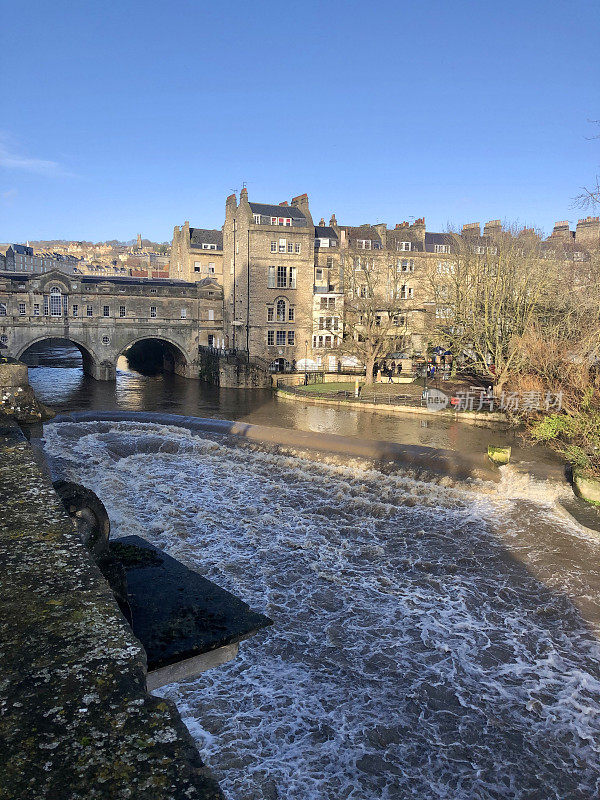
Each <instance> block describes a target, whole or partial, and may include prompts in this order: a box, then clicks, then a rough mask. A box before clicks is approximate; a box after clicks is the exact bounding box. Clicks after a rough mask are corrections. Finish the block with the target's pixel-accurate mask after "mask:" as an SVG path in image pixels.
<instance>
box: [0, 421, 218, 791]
mask: <svg viewBox="0 0 600 800" xmlns="http://www.w3.org/2000/svg"><path fill="white" fill-rule="evenodd" d="M0 496H1V497H2V515H1V516H0V560H2V563H3V564H4V570H3V579H2V604H1V606H0V676H1V677H0V740H2V742H3V746H2V747H1V748H0V798H1V799H2V800H8V799H9V798H11V800H12V799H13V798H17V797H18V798H19V799H20V800H30V799H31V800H33V799H34V798H35V800H57V799H58V798H60V800H100V798H108V797H110V798H111V800H121V798H138V797H140V798H141V797H143V798H144V800H184V798H185V800H217V799H219V800H222V797H223V795H222V793H221V791H220V789H219V787H218V785H217V783H216V782H215V781H214V779H213V778H212V777H211V776H210V775H209V774H208V772H207V770H206V769H205V767H204V765H203V763H202V761H201V759H200V756H199V754H198V751H197V749H196V747H195V745H194V742H193V740H192V738H191V736H190V734H189V732H188V731H187V729H186V727H185V726H184V724H183V722H182V721H181V718H180V717H179V714H178V712H177V710H176V708H175V706H174V705H173V704H171V703H169V702H167V701H165V700H162V699H160V698H158V697H152V696H151V695H149V694H148V693H147V691H146V659H145V654H144V651H143V648H142V647H141V645H140V643H139V642H138V641H137V639H135V638H134V636H133V634H132V633H131V630H130V629H129V626H128V625H127V623H126V621H125V619H124V618H123V617H122V615H121V613H120V611H119V609H118V607H117V605H116V602H115V600H114V598H113V596H112V593H111V592H110V589H109V588H108V585H107V584H106V583H105V581H104V579H103V578H102V576H101V574H100V571H99V570H98V568H97V567H96V565H95V564H94V563H93V561H92V559H91V558H90V556H89V555H88V552H87V550H86V549H85V548H84V546H83V544H82V543H81V542H80V540H79V538H78V536H77V534H76V532H75V530H74V529H73V527H72V526H71V523H70V521H69V519H68V517H67V516H66V514H65V512H64V511H63V508H62V506H61V504H60V501H59V500H58V497H57V495H56V494H55V492H54V490H53V489H52V486H51V484H50V483H49V481H48V479H47V478H46V477H45V476H44V475H43V474H42V472H41V471H40V469H39V468H38V466H37V465H36V464H35V462H34V459H33V456H32V451H31V448H30V447H29V445H28V444H27V443H26V442H25V440H24V438H23V436H22V434H21V432H20V430H19V428H18V427H17V426H16V425H14V424H12V423H10V422H3V423H0Z"/></svg>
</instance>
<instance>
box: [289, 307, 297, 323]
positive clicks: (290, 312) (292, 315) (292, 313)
mask: <svg viewBox="0 0 600 800" xmlns="http://www.w3.org/2000/svg"><path fill="white" fill-rule="evenodd" d="M295 316H296V313H295V311H294V309H293V308H292V307H291V306H290V307H289V309H288V322H293V321H294V317H295Z"/></svg>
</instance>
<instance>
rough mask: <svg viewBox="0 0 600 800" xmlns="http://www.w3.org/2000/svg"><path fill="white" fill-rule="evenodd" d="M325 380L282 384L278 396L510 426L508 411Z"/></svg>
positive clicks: (317, 403)
mask: <svg viewBox="0 0 600 800" xmlns="http://www.w3.org/2000/svg"><path fill="white" fill-rule="evenodd" d="M323 386H324V384H314V385H312V386H302V387H291V386H288V387H285V388H284V387H281V386H280V387H278V388H277V389H276V390H275V392H276V394H277V396H278V397H281V398H282V399H284V400H292V401H297V402H303V403H311V404H313V405H325V406H327V405H328V406H334V407H336V408H344V407H349V406H351V407H352V406H353V407H355V408H358V409H361V410H364V411H374V412H376V413H378V414H424V415H427V416H431V415H435V416H436V417H437V416H440V417H446V418H449V419H454V420H457V421H459V422H465V423H467V424H470V423H476V424H481V423H489V424H497V425H504V426H505V427H508V420H507V417H506V415H505V414H503V413H501V412H495V411H481V412H477V411H453V410H452V409H450V408H443V409H440V410H435V411H434V410H432V409H430V408H428V407H427V404H426V403H422V402H421V397H420V395H419V396H418V397H417V396H413V395H404V394H396V395H392V394H390V393H389V392H385V390H384V389H380V391H378V392H373V393H371V394H369V393H365V394H361V395H360V396H358V397H356V396H354V392H353V390H351V389H350V388H346V389H344V388H343V387H344V386H345V384H340V385H339V386H341V387H342V388H339V387H338V386H335V385H334V384H333V385H332V386H335V389H332V390H331V392H323ZM403 388H404V387H403Z"/></svg>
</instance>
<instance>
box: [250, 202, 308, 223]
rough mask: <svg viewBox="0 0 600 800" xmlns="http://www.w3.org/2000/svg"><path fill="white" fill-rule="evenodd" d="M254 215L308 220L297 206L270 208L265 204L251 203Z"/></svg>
mask: <svg viewBox="0 0 600 800" xmlns="http://www.w3.org/2000/svg"><path fill="white" fill-rule="evenodd" d="M249 205H250V208H251V209H252V213H253V214H261V215H262V216H265V217H290V218H291V219H304V220H305V219H306V217H305V216H304V214H303V213H302V211H300V209H299V208H297V207H296V206H269V205H265V204H264V203H249Z"/></svg>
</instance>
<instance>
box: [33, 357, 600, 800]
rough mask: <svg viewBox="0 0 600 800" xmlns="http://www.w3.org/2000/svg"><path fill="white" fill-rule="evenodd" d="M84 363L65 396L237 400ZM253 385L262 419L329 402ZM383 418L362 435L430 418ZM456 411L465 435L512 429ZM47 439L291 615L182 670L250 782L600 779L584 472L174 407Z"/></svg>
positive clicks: (217, 763)
mask: <svg viewBox="0 0 600 800" xmlns="http://www.w3.org/2000/svg"><path fill="white" fill-rule="evenodd" d="M44 369H46V368H45V367H39V368H37V369H34V370H32V371H31V373H32V375H31V378H32V380H31V382H32V384H33V385H34V387H35V388H36V390H37V391H38V392H39V393H40V394H43V393H42V392H40V387H41V386H43V385H44V380H43V379H42V378H43V370H44ZM65 369H68V368H65ZM57 374H58V371H55V372H54V373H53V375H54V376H56V375H57ZM38 376H39V379H38ZM53 379H54V378H53ZM78 380H79V383H78V384H77V386H79V387H80V388H79V389H77V387H73V386H71V388H70V389H67V385H68V384H67V382H66V380H65V379H63V380H62V382H61V385H62V387H63V394H62V396H61V399H60V401H59V402H56V399H55V404H56V405H57V406H59V407H62V408H75V407H79V408H82V407H87V408H90V407H91V408H98V407H99V406H98V405H96V404H97V403H100V402H102V401H101V399H100V394H103V396H104V398H105V399H106V398H108V397H112V398H113V400H112V401H111V403H107V404H105V405H103V406H102V408H115V407H117V408H119V407H121V408H127V409H128V410H131V405H127V404H128V403H132V402H134V400H133V398H134V397H136V396H137V397H138V399H139V402H140V406H139V407H140V408H143V409H144V410H152V408H150V409H149V408H148V404H149V403H150V402H151V401H150V399H149V398H151V397H154V398H156V397H160V396H162V398H163V399H162V401H161V402H162V403H163V405H162V408H161V409H156V410H165V411H167V410H168V411H172V412H173V411H174V412H175V413H177V411H178V410H181V412H182V413H186V414H189V413H193V412H191V411H190V405H187V404H192V405H193V404H197V405H196V408H197V409H198V410H197V412H196V413H198V414H199V415H205V416H209V415H212V416H229V417H230V418H231V417H233V416H234V414H233V413H232V410H231V408H224V407H223V405H221V404H220V403H219V404H218V403H217V400H219V401H220V400H221V397H222V395H221V394H220V393H219V394H218V395H217V394H216V393H214V394H213V399H212V400H209V399H208V395H207V394H205V392H204V391H203V390H201V389H200V387H198V386H197V384H192V383H189V382H184V383H185V385H186V386H191V387H192V388H190V389H188V392H189V394H188V395H187V399H186V400H185V401H183V400H182V399H181V397H180V396H179V395H177V393H176V392H175V388H173V392H174V394H173V398H172V402H173V403H174V405H168V404H167V403H168V400H167V397H166V395H168V394H169V392H167V391H166V390H165V389H163V390H159V389H157V385H158V384H152V383H151V381H150V380H146V379H142V378H141V376H140V377H138V378H136V377H135V375H132V376H131V377H127V376H125V378H124V379H123V378H121V383H120V385H119V383H117V386H116V388H115V387H114V386H112V387H109V386H106V387H105V386H104V385H101V384H100V385H99V387H100V388H99V390H98V391H99V392H100V394H94V391H93V387H92V392H91V394H90V395H87V394H86V393H83V394H82V395H78V394H77V392H78V391H82V389H81V380H82V379H81V376H80V377H79V379H78ZM127 381H130V384H129V385H130V386H137V392H138V394H137V395H136V392H134V391H131V392H129V394H128V393H127V392H125V391H124V386H125V385H126V383H127ZM36 383H37V385H36ZM50 383H51V381H50V380H49V379H48V380H46V382H45V385H46V387H48V386H49V385H50ZM166 385H167V384H166V383H165V384H164V386H166ZM169 385H171V386H173V387H175V386H176V385H177V381H175V383H172V384H169ZM161 392H162V395H161ZM76 397H78V398H79V399H78V400H76V399H74V398H76ZM55 398H56V396H55ZM85 398H87V400H86V399H85ZM48 399H50V398H49V397H46V401H47V400H48ZM152 402H154V401H152ZM246 402H247V404H248V405H247V407H246V408H244V409H240V407H239V404H235V405H234V408H237V411H238V418H244V419H249V420H250V421H260V422H265V421H270V424H279V425H283V424H284V422H282V421H281V420H282V418H283V419H287V420H288V424H292V422H294V426H296V425H297V426H301V425H300V424H299V420H300V421H301V422H302V423H303V424H307V421H308V420H309V419H310V417H309V415H308V412H309V411H310V410H311V409H310V408H308V407H307V413H306V415H305V416H302V414H301V408H302V407H300V410H299V409H297V407H296V406H292V407H291V409H290V408H289V406H288V405H287V404H286V406H285V409H284V410H282V415H283V416H282V417H280V416H277V417H274V414H275V412H276V410H278V409H279V408H280V406H279V404H277V403H274V402H273V401H272V400H270V399H269V398H265V399H264V401H261V400H259V399H256V398H249V399H248V400H247V401H246ZM86 403H87V404H86ZM182 403H183V404H184V406H185V407H184V406H182V405H181V404H182ZM211 403H213V404H214V405H212V406H211ZM265 408H267V409H268V411H265ZM313 408H315V407H313ZM316 408H317V410H319V411H321V409H318V407H316ZM211 409H212V410H213V413H212V414H210V413H209V412H210V411H211ZM355 413H356V412H355ZM265 414H267V417H266V419H265V416H264V415H265ZM294 414H300V416H295V417H294V416H293V415H294ZM286 415H292V417H289V416H286ZM368 416H369V422H364V421H362V422H361V421H360V420H359V421H356V422H355V423H353V424H354V425H355V427H354V429H353V432H354V433H356V434H357V435H358V434H359V433H360V432H361V431H362V432H366V430H370V433H371V436H372V437H373V436H375V437H379V438H389V437H384V436H383V434H384V432H385V430H386V426H392V425H394V426H395V427H394V428H393V430H394V431H395V432H396V435H397V437H402V436H403V435H406V436H411V437H415V438H416V437H418V436H419V435H420V434H419V433H418V431H419V430H421V429H420V428H414V429H413V431H412V432H411V433H409V434H406V433H402V430H403V425H404V422H403V421H402V422H401V423H400V424H399V423H398V421H397V420H394V421H393V423H390V421H388V420H386V419H385V418H384V417H381V418H380V421H377V417H376V416H375V415H368ZM350 418H351V417H350V416H347V418H346V420H345V421H344V422H340V421H338V422H335V421H333V422H332V421H331V420H332V419H334V418H329V417H328V415H326V417H325V419H326V421H323V418H321V424H322V425H323V428H322V429H327V430H331V431H333V432H336V430H337V429H336V427H335V426H336V425H338V426H342V425H343V426H347V425H349V424H351V423H350V422H348V420H349V419H350ZM327 420H328V421H327ZM327 426H329V427H327ZM331 426H333V427H331ZM363 426H365V427H363ZM370 426H373V427H370ZM378 426H381V427H378ZM462 427H465V428H466V427H467V426H462ZM390 430H392V428H390ZM399 431H400V432H399ZM433 431H434V434H433V435H434V437H435V441H436V442H441V441H443V440H445V441H446V445H445V446H448V444H447V443H448V442H450V441H460V437H461V436H464V437H465V441H467V440H468V441H469V442H470V446H473V441H476V444H477V446H479V444H482V443H483V440H484V438H485V436H486V435H487V436H489V435H490V433H489V431H487V430H486V429H472V428H471V427H470V426H469V428H467V432H466V433H461V432H460V431H459V432H457V433H451V431H450V430H449V428H444V426H440V428H439V429H438V428H437V427H436V428H434V429H433ZM343 432H345V433H348V432H349V431H348V430H347V428H346V429H344V431H343ZM431 432H432V429H431V428H429V429H423V435H425V436H426V435H430V436H431V435H432V433H431ZM44 437H45V448H46V453H47V454H48V456H49V458H50V461H51V464H52V467H53V469H54V471H55V472H56V473H58V474H61V475H63V476H65V477H68V478H70V479H73V480H76V481H79V482H82V483H84V484H86V485H87V486H89V487H90V488H93V489H94V491H96V492H97V493H98V495H99V496H100V498H101V499H102V500H103V502H104V503H105V505H106V507H107V510H108V512H109V515H110V518H111V522H112V534H111V535H112V536H113V537H118V536H122V535H129V534H137V535H140V536H143V537H144V538H146V539H148V540H149V541H151V542H152V543H153V544H156V545H158V546H160V547H162V548H164V549H165V550H167V551H168V552H170V553H171V554H172V555H174V556H175V557H177V558H179V559H181V560H183V561H185V562H186V563H187V564H189V565H191V566H193V567H194V568H195V569H197V570H198V571H199V572H201V573H202V574H203V575H205V576H206V577H208V578H210V579H212V580H214V581H215V582H216V583H218V584H220V585H222V586H224V587H225V588H227V589H229V590H230V591H232V592H234V593H235V594H236V595H238V596H240V597H241V598H243V599H244V600H245V601H246V602H247V603H249V604H250V605H251V607H253V608H255V609H257V610H260V611H262V612H264V613H266V614H267V615H268V616H270V617H271V618H272V619H273V621H274V625H273V627H272V628H270V629H268V630H267V631H265V632H263V633H261V634H259V635H258V636H256V637H254V638H252V639H250V640H248V641H246V642H243V643H242V645H241V646H240V655H239V656H238V658H237V659H235V660H234V661H232V662H230V663H229V664H227V665H225V666H222V667H220V668H218V669H215V670H212V671H209V672H206V673H204V674H203V675H201V676H199V677H198V678H196V679H193V680H189V681H185V682H182V683H179V684H173V685H171V686H168V687H164V688H163V689H161V690H160V691H161V693H162V694H163V695H164V696H167V697H170V698H171V699H173V700H174V701H175V702H176V703H177V705H178V707H179V710H180V712H181V714H182V716H183V718H184V720H185V721H186V723H187V725H188V727H189V729H190V731H191V733H192V735H193V736H194V738H195V740H196V742H197V743H198V746H199V748H200V750H201V753H202V755H203V757H204V759H205V761H206V762H207V763H208V765H209V766H210V767H211V769H212V770H213V772H214V773H215V776H216V777H217V778H218V780H219V781H220V783H221V785H222V787H223V788H224V790H225V792H226V793H227V797H228V798H229V799H230V800H255V799H256V800H258V798H285V800H338V798H349V799H350V800H376V799H377V800H378V799H379V798H382V800H400V799H402V800H404V798H419V800H434V798H444V799H446V798H447V799H448V800H473V798H476V799H477V800H487V799H488V798H494V799H495V798H498V800H499V799H500V798H514V799H515V800H537V799H538V798H539V800H554V799H556V800H567V799H568V800H591V798H596V797H598V796H600V752H599V751H600V744H599V739H598V723H599V721H600V647H599V644H598V635H599V634H600V603H599V599H600V592H599V589H600V571H599V568H598V563H599V556H600V539H598V537H597V535H594V534H592V533H590V532H589V531H586V530H585V529H584V528H582V527H580V526H579V525H578V524H577V523H575V522H574V521H573V520H572V519H571V518H570V517H568V515H566V514H565V512H564V510H563V509H562V507H561V505H560V503H559V501H560V500H561V498H562V496H563V495H564V494H565V492H566V491H567V489H566V487H565V486H564V484H562V483H560V482H552V481H535V480H533V479H530V478H528V477H527V476H526V475H524V474H523V473H522V471H519V470H518V469H515V468H514V467H512V466H509V467H506V468H503V477H502V482H501V484H500V485H496V484H494V485H491V484H477V483H472V484H468V483H455V482H453V481H451V480H450V479H447V478H439V479H437V480H435V479H428V480H423V479H421V478H419V477H418V476H416V475H414V474H411V473H410V472H407V471H404V470H401V469H398V470H395V471H392V472H386V473H385V474H384V473H383V472H380V471H378V470H377V469H374V468H373V466H372V465H370V464H369V463H368V462H364V461H360V460H357V459H345V460H343V459H336V458H333V457H326V456H321V457H319V456H317V455H315V457H314V458H310V459H307V458H302V457H299V456H298V455H294V454H288V455H281V454H278V453H276V452H274V451H271V450H269V449H268V448H266V447H262V446H259V445H251V444H249V443H247V442H246V443H244V444H236V443H235V442H234V441H232V440H231V439H228V438H221V437H219V436H218V435H216V434H215V435H208V434H204V433H203V434H194V433H190V432H189V431H186V430H184V429H182V428H178V427H176V426H172V425H164V424H161V423H159V422H156V423H155V424H151V423H136V422H111V423H107V422H85V423H77V424H75V423H51V424H49V425H46V426H44ZM453 437H454V438H453ZM470 437H471V438H470ZM472 437H475V439H473V438H472ZM480 437H481V438H480ZM396 440H402V439H401V438H396ZM420 441H422V440H420ZM424 443H427V442H424Z"/></svg>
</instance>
